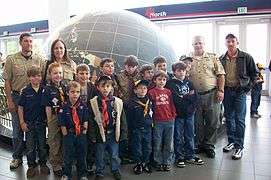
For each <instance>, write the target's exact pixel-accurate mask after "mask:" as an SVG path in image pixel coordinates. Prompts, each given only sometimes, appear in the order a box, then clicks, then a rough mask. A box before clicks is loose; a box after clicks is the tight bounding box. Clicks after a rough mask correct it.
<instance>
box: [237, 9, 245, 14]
mask: <svg viewBox="0 0 271 180" xmlns="http://www.w3.org/2000/svg"><path fill="white" fill-rule="evenodd" d="M237 13H238V14H246V13H247V7H238V8H237Z"/></svg>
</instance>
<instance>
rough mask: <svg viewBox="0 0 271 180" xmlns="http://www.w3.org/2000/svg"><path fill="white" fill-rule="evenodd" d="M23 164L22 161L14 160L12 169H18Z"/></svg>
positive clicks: (10, 166) (11, 163)
mask: <svg viewBox="0 0 271 180" xmlns="http://www.w3.org/2000/svg"><path fill="white" fill-rule="evenodd" d="M21 164H23V161H22V160H21V159H13V160H12V161H11V162H10V164H9V168H10V169H17V168H18V167H19V166H20V165H21Z"/></svg>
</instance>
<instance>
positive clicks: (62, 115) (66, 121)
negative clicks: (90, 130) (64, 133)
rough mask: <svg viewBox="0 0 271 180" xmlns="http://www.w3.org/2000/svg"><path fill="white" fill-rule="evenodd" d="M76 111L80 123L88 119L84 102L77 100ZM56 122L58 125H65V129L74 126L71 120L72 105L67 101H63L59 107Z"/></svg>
mask: <svg viewBox="0 0 271 180" xmlns="http://www.w3.org/2000/svg"><path fill="white" fill-rule="evenodd" d="M76 111H77V114H78V117H79V120H80V124H81V125H83V124H84V122H86V121H88V120H89V117H90V116H89V110H88V108H87V106H86V105H85V104H84V103H82V102H79V105H78V107H77V108H76ZM58 124H59V126H65V127H66V128H67V129H71V128H74V123H73V120H72V105H71V103H70V102H69V101H66V102H64V103H63V106H62V108H60V110H59V112H58Z"/></svg>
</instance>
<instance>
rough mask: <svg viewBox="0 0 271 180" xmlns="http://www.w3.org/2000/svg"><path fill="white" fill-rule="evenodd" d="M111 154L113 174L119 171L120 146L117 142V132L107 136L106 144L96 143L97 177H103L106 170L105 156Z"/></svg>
mask: <svg viewBox="0 0 271 180" xmlns="http://www.w3.org/2000/svg"><path fill="white" fill-rule="evenodd" d="M105 151H107V152H108V153H109V156H110V161H111V172H115V171H119V169H120V158H119V144H118V143H117V142H116V138H115V131H113V132H111V133H110V134H107V135H106V142H104V143H96V175H103V174H104V169H105V162H104V155H105Z"/></svg>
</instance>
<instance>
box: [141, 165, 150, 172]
mask: <svg viewBox="0 0 271 180" xmlns="http://www.w3.org/2000/svg"><path fill="white" fill-rule="evenodd" d="M142 168H143V171H144V172H146V173H152V168H151V165H150V163H146V164H145V163H143V164H142Z"/></svg>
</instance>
